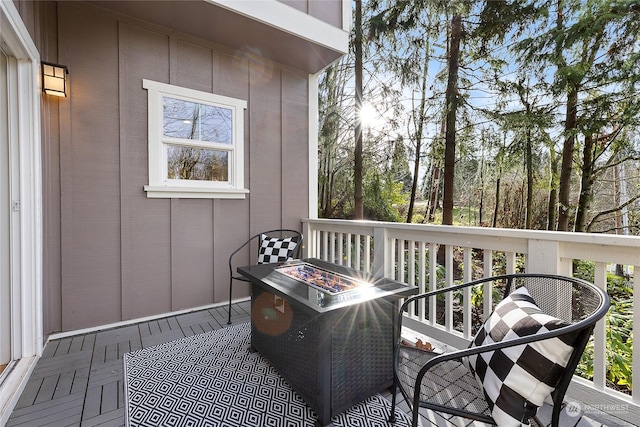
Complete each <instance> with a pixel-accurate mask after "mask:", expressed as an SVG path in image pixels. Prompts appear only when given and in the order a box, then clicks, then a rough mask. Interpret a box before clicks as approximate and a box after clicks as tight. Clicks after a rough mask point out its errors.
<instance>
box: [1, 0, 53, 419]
mask: <svg viewBox="0 0 640 427" xmlns="http://www.w3.org/2000/svg"><path fill="white" fill-rule="evenodd" d="M0 43H2V48H3V50H4V51H5V53H7V55H9V65H8V83H9V90H8V91H7V96H8V104H9V114H10V116H9V163H10V176H11V184H10V193H11V194H10V201H11V204H12V206H14V207H15V209H12V210H11V220H10V221H11V228H12V230H11V243H10V244H11V246H10V250H9V252H10V256H11V259H10V263H11V284H10V286H11V292H12V298H11V306H12V307H11V316H12V322H11V323H12V325H11V326H12V331H11V334H12V351H13V357H14V359H15V360H16V363H15V364H14V365H13V366H12V367H11V370H10V372H8V374H7V375H6V376H4V380H3V381H2V383H1V384H0V425H4V423H5V422H6V420H7V418H8V417H9V415H10V414H11V410H12V409H13V407H14V406H15V403H16V401H17V399H18V397H19V396H20V393H21V392H22V390H23V388H24V386H25V384H26V381H27V379H28V377H29V374H30V372H31V371H32V370H33V367H34V366H35V363H36V361H37V359H38V357H39V356H40V355H41V353H42V347H43V332H42V331H43V329H42V312H43V311H42V182H41V180H42V169H41V157H40V156H41V155H40V99H41V95H40V90H39V75H40V73H39V70H40V55H39V53H38V50H37V49H36V46H35V44H34V43H33V40H32V39H31V37H30V35H29V32H28V31H27V29H26V27H25V25H24V23H23V22H22V19H21V17H20V15H19V13H18V11H17V9H16V7H15V5H14V4H13V2H11V1H9V2H6V1H2V2H0Z"/></svg>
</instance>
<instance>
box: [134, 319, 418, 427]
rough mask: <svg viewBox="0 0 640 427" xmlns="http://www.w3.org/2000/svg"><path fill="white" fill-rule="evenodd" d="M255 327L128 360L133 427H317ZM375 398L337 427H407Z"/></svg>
mask: <svg viewBox="0 0 640 427" xmlns="http://www.w3.org/2000/svg"><path fill="white" fill-rule="evenodd" d="M250 342H251V328H250V325H249V324H248V323H245V324H239V325H234V326H230V327H227V328H223V329H218V330H215V331H211V332H207V333H204V334H198V335H194V336H190V337H186V338H181V339H179V340H176V341H171V342H168V343H164V344H160V345H157V346H153V347H148V348H145V349H142V350H138V351H134V352H131V353H127V354H125V355H124V368H125V369H124V378H125V396H126V415H125V418H126V422H127V426H128V427H143V426H149V427H156V426H211V427H214V426H215V427H222V426H224V427H247V426H260V427H262V426H283V427H298V426H300V427H314V426H315V421H316V414H315V412H314V411H313V410H312V409H311V408H309V407H308V406H307V405H306V404H305V403H304V401H303V400H302V398H301V397H300V395H298V394H297V393H296V392H295V391H294V390H293V389H292V388H291V387H290V386H289V385H288V384H287V382H286V381H285V380H284V379H283V378H282V377H281V376H280V375H279V374H278V373H277V372H276V371H275V370H274V369H273V368H272V367H271V365H270V364H269V363H268V362H267V361H266V360H265V359H264V358H263V357H262V356H261V355H260V354H259V353H257V352H254V353H250V352H248V351H247V349H248V347H249V345H250ZM390 407H391V404H390V402H389V401H388V400H387V399H385V398H383V397H382V396H380V395H374V396H372V397H370V398H369V399H367V400H365V401H364V402H361V403H360V404H358V405H356V406H354V407H352V408H351V409H349V410H347V411H346V412H344V413H342V414H340V415H338V416H336V417H334V418H333V420H332V422H333V425H334V426H336V427H351V426H362V427H389V426H395V427H408V426H409V425H410V422H409V420H408V418H407V416H406V415H405V414H404V413H403V412H402V411H399V410H398V409H396V422H395V423H394V424H390V423H389V422H388V421H387V418H388V416H389V410H390Z"/></svg>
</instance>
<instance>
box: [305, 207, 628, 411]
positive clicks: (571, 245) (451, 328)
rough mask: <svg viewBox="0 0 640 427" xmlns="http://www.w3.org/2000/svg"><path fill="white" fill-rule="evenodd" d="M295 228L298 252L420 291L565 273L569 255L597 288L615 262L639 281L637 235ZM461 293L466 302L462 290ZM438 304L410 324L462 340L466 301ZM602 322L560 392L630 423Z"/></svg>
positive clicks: (355, 225) (414, 313)
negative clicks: (301, 242)
mask: <svg viewBox="0 0 640 427" xmlns="http://www.w3.org/2000/svg"><path fill="white" fill-rule="evenodd" d="M303 232H304V236H305V248H304V256H305V257H315V258H320V259H323V260H326V261H330V262H334V263H337V264H340V265H345V266H349V267H353V268H356V269H359V270H362V271H365V272H373V273H377V274H381V275H384V276H386V277H390V278H393V279H396V280H399V281H403V282H407V283H410V284H414V285H416V286H418V287H419V289H420V292H424V291H429V290H432V289H436V287H437V288H441V287H444V286H452V285H453V284H455V283H460V282H466V281H470V280H472V279H476V278H479V277H489V276H493V275H497V274H505V273H506V274H509V273H515V272H526V273H547V274H560V275H564V276H572V275H573V269H574V267H573V266H574V261H590V262H592V263H593V265H594V272H595V274H594V279H593V280H594V283H595V284H596V285H597V286H599V287H601V288H602V289H605V290H606V289H607V286H608V285H607V272H609V271H612V270H614V269H615V268H616V266H617V268H618V271H619V270H620V269H622V270H623V271H625V272H626V274H628V275H629V276H630V280H631V281H632V282H633V283H634V284H635V283H640V238H639V237H633V236H617V235H601V234H588V233H567V232H553V231H534V230H514V229H495V228H480V227H453V226H438V225H420V224H400V223H387V222H374V221H347V220H322V219H307V220H303ZM454 266H455V267H456V268H455V269H454ZM484 295H485V301H484V304H483V307H484V310H485V311H489V310H490V309H491V305H492V301H491V300H490V298H491V293H490V292H484ZM463 300H464V301H470V295H466V296H465V295H463ZM438 310H440V309H438ZM443 310H444V315H443V316H440V318H441V319H442V318H444V319H445V320H444V322H443V321H442V320H440V321H437V320H436V319H435V314H436V311H437V310H436V307H435V306H431V307H426V308H425V307H415V309H413V310H411V311H410V313H411V314H408V315H407V316H408V317H410V319H411V320H409V321H410V322H411V324H412V327H413V328H414V329H418V330H420V331H421V332H423V333H425V334H428V335H430V336H432V337H434V338H436V339H439V340H441V341H444V342H448V343H449V344H451V345H454V346H457V347H460V346H466V345H467V344H468V342H469V340H470V339H471V338H472V324H471V320H470V319H471V318H472V316H471V307H470V306H469V305H464V306H463V307H454V303H453V301H451V300H446V301H445V302H444V308H443ZM454 310H458V311H459V310H462V316H458V317H457V318H458V319H459V318H460V317H462V319H463V321H462V326H461V327H460V326H459V325H454V324H453V320H452V319H454V316H453V311H454ZM485 314H486V313H485ZM637 315H640V299H638V300H635V299H634V300H633V317H635V316H637ZM630 321H633V319H630ZM606 327H607V326H606V321H605V320H604V319H603V320H601V321H600V322H599V323H598V325H597V326H596V328H595V331H594V336H593V341H594V351H593V379H591V380H586V379H584V378H578V377H574V381H573V382H572V384H571V387H570V388H569V392H568V396H569V398H572V397H573V398H575V399H577V400H580V401H581V402H584V403H586V404H587V405H588V406H587V407H586V408H585V409H587V410H592V411H594V412H596V411H598V410H601V411H603V412H607V413H611V414H613V415H615V416H617V417H618V418H621V419H623V420H626V421H628V422H631V423H636V422H637V420H638V419H639V417H640V393H632V394H626V393H621V392H620V391H617V390H614V389H612V388H610V387H609V386H608V385H607V381H606V377H607V356H606V352H607V339H606ZM633 335H634V336H636V337H638V336H640V322H635V323H634V324H633ZM632 351H633V354H634V355H638V357H633V358H632V360H629V361H628V362H629V364H630V365H631V369H632V378H633V383H635V384H640V340H637V341H634V342H633V347H632Z"/></svg>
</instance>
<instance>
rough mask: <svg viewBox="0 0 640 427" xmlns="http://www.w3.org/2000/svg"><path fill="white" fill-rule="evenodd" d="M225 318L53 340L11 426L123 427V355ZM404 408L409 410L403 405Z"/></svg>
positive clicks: (244, 317)
mask: <svg viewBox="0 0 640 427" xmlns="http://www.w3.org/2000/svg"><path fill="white" fill-rule="evenodd" d="M226 319H227V311H226V307H218V308H211V309H207V310H200V311H195V312H191V313H187V314H180V315H176V316H170V317H166V318H163V319H160V320H154V321H150V322H144V323H138V324H134V325H130V326H123V327H118V328H113V329H106V330H102V331H98V332H93V333H88V334H84V335H77V336H73V337H68V338H62V339H57V340H54V341H50V342H49V343H48V344H47V345H46V347H45V349H44V353H43V355H42V358H41V359H40V360H39V362H38V364H37V365H36V367H35V369H34V371H33V374H32V375H31V377H30V379H29V382H28V383H27V386H26V388H25V390H24V392H23V393H22V395H21V397H20V399H19V401H18V403H17V405H16V407H15V409H14V411H13V413H12V414H11V417H10V418H9V421H8V423H7V426H24V427H36V426H82V427H89V426H116V427H119V426H124V413H125V396H124V384H123V381H124V371H123V369H124V367H123V355H124V354H125V353H127V352H130V351H133V350H138V349H141V348H145V347H149V346H152V345H157V344H161V343H164V342H167V341H172V340H176V339H179V338H182V337H185V336H190V335H194V334H198V333H202V332H206V331H210V330H214V329H219V328H222V327H225V326H227V325H226ZM249 320H250V303H249V302H248V301H247V302H241V303H238V304H234V305H233V314H232V321H233V323H234V324H237V323H242V322H248V321H249ZM385 397H387V398H390V397H391V393H389V392H387V393H385ZM401 408H402V409H404V410H407V406H406V404H405V403H404V402H402V404H401ZM543 409H544V408H543ZM426 417H428V419H429V422H423V425H424V426H427V425H430V424H433V425H437V426H452V425H456V426H459V425H464V424H466V423H464V424H463V423H461V420H460V419H457V420H450V421H451V422H450V421H447V420H445V419H444V418H442V417H440V416H439V415H437V414H426ZM424 421H427V420H426V419H425V420H424ZM568 421H570V422H567V423H566V424H564V423H563V424H564V425H567V426H572V427H573V426H585V427H587V426H591V427H592V426H602V425H603V422H602V421H599V422H595V421H593V420H590V419H586V418H581V419H580V418H574V419H571V420H568ZM604 422H605V424H604V425H607V426H610V427H615V426H625V425H629V424H627V423H624V422H621V421H619V420H616V419H614V418H610V419H609V418H607V419H606V420H605V421H604ZM389 425H390V426H391V424H389ZM258 427H259V426H258Z"/></svg>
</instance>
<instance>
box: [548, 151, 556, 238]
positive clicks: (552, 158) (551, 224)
mask: <svg viewBox="0 0 640 427" xmlns="http://www.w3.org/2000/svg"><path fill="white" fill-rule="evenodd" d="M549 162H550V166H551V167H550V169H551V170H550V175H551V177H550V179H549V180H550V182H549V205H548V208H547V218H548V219H547V230H555V229H556V218H557V217H556V212H557V210H556V204H557V203H558V181H557V178H558V156H557V154H556V150H555V148H554V146H553V143H551V144H550V146H549Z"/></svg>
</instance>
